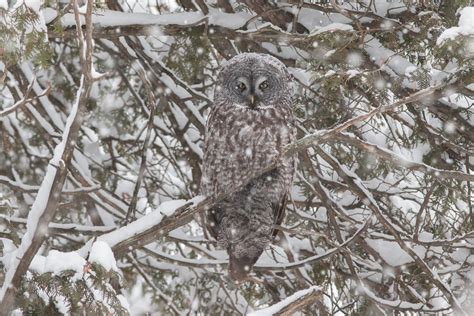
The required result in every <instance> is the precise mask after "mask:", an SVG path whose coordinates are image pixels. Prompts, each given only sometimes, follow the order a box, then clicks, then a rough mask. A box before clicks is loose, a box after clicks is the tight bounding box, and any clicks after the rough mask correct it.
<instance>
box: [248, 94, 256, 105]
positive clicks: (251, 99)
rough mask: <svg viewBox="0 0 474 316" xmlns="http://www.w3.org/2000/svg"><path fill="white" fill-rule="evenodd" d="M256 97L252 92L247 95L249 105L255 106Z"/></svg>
mask: <svg viewBox="0 0 474 316" xmlns="http://www.w3.org/2000/svg"><path fill="white" fill-rule="evenodd" d="M256 101H257V97H256V96H255V95H254V94H251V95H250V96H249V102H250V107H251V108H255V105H256Z"/></svg>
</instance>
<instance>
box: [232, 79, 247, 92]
mask: <svg viewBox="0 0 474 316" xmlns="http://www.w3.org/2000/svg"><path fill="white" fill-rule="evenodd" d="M235 88H236V89H238V90H240V91H244V90H245V88H246V86H245V83H243V82H242V81H240V82H239V83H238V84H237V86H236V87H235Z"/></svg>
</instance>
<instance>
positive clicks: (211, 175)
mask: <svg viewBox="0 0 474 316" xmlns="http://www.w3.org/2000/svg"><path fill="white" fill-rule="evenodd" d="M290 81H291V76H290V73H289V72H288V69H287V68H286V66H285V65H284V64H283V63H282V62H280V61H279V60H278V59H276V58H274V57H272V56H270V55H266V54H256V53H245V54H240V55H237V56H235V57H233V58H232V59H230V60H229V61H227V63H226V64H224V65H223V67H222V69H221V71H220V73H219V75H218V77H217V83H216V87H215V92H214V104H213V107H212V109H211V112H210V114H209V117H208V120H207V124H206V135H205V141H204V158H203V166H202V180H201V186H200V191H201V194H202V195H205V196H210V197H217V196H219V195H221V194H227V197H226V198H224V199H223V200H221V201H219V202H218V203H217V204H216V205H215V206H214V207H213V208H212V209H210V210H208V211H207V216H206V218H207V227H208V230H209V232H210V234H211V235H212V236H213V237H214V238H216V239H217V241H218V244H219V245H220V246H222V247H223V248H225V249H226V250H227V253H228V255H229V275H230V277H231V279H233V280H234V281H235V282H236V283H241V282H243V281H245V280H246V279H248V275H249V273H250V271H251V269H252V267H253V265H254V264H255V263H256V261H257V260H258V258H259V257H260V255H261V254H262V252H263V250H264V249H265V248H266V247H267V246H268V245H269V244H270V243H271V241H272V239H273V238H274V236H275V235H276V231H275V229H274V225H275V224H280V223H281V221H282V219H283V216H284V210H285V206H286V202H287V197H288V194H289V190H290V188H291V185H292V182H293V174H294V170H295V161H294V158H282V157H281V154H282V152H283V149H284V147H285V146H286V145H288V144H289V143H291V142H292V141H293V140H294V139H295V135H296V127H295V118H294V116H293V113H292V89H291V86H290ZM277 159H280V160H278V162H279V164H278V165H277V167H276V168H274V169H273V170H270V171H268V172H266V173H264V174H263V175H261V170H262V168H265V167H267V166H269V165H270V164H271V163H272V162H274V161H275V160H277ZM243 185H245V186H243ZM242 186H243V187H242ZM239 187H241V188H240V189H238V190H236V188H239Z"/></svg>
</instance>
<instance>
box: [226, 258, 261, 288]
mask: <svg viewBox="0 0 474 316" xmlns="http://www.w3.org/2000/svg"><path fill="white" fill-rule="evenodd" d="M258 257H260V254H258V256H256V257H245V256H244V257H236V256H234V255H233V254H232V253H231V252H229V276H230V278H231V279H232V280H234V282H235V283H243V282H244V281H246V280H247V279H248V278H249V273H250V272H251V271H252V268H253V266H254V264H255V262H257V260H258Z"/></svg>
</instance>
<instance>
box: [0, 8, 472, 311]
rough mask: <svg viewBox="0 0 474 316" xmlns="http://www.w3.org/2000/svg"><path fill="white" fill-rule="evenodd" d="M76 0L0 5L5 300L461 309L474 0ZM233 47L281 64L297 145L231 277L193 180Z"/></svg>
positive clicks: (49, 306) (466, 281)
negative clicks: (276, 213) (246, 261)
mask: <svg viewBox="0 0 474 316" xmlns="http://www.w3.org/2000/svg"><path fill="white" fill-rule="evenodd" d="M89 1H91V0H88V1H87V0H86V1H72V2H71V3H69V2H68V1H57V2H55V1H52V2H51V1H49V2H43V1H39V0H38V1H36V0H35V1H33V0H17V1H2V0H0V241H1V242H0V268H1V269H0V282H1V284H2V290H1V292H0V301H1V303H0V304H1V305H0V308H1V310H2V312H5V311H7V310H12V309H17V310H18V311H20V312H23V313H24V314H28V313H38V314H41V313H43V314H48V315H49V314H57V313H62V314H66V315H67V314H81V313H85V312H87V311H90V310H91V309H90V308H93V309H94V310H95V311H97V313H99V314H136V315H139V314H140V315H142V314H146V313H156V314H163V315H168V314H179V315H180V314H202V315H208V314H216V315H219V314H231V313H236V314H239V313H240V314H247V313H254V315H263V314H265V315H276V314H280V313H288V312H296V311H301V312H302V313H307V314H314V313H315V311H318V312H319V313H321V314H324V313H329V314H340V315H342V314H346V313H347V314H359V315H366V314H381V313H387V314H392V313H405V314H409V313H413V312H415V313H447V314H450V313H451V314H452V313H456V314H463V313H465V314H468V313H470V312H471V311H472V310H473V309H474V306H473V303H472V302H473V301H474V268H473V267H474V256H473V254H472V252H473V251H472V250H473V248H474V232H473V230H474V218H473V208H474V194H473V188H472V185H473V183H474V171H473V170H474V142H473V141H474V99H473V95H474V73H473V69H474V63H473V60H474V25H473V21H474V10H473V8H472V7H469V2H470V1H468V0H445V1H439V0H436V1H435V0H433V1H431V0H425V1H412V0H403V1H402V0H400V1H398V0H397V1H389V0H372V1H368V0H351V1H326V0H313V1H234V0H219V1H217V0H210V1H202V0H195V1H184V0H182V1H156V2H153V1H152V2H148V1H136V0H129V1H122V0H112V1H105V2H103V1H102V2H94V6H93V8H92V5H91V3H92V2H89ZM91 8H92V9H93V10H92V11H89V9H91ZM77 26H82V27H80V28H79V29H82V32H78V29H77ZM89 31H90V32H89ZM246 51H254V52H265V53H268V54H271V55H273V56H276V57H277V58H278V59H280V60H281V61H282V62H284V63H285V64H286V65H287V66H288V67H289V69H290V71H291V73H292V75H293V77H294V90H295V98H294V100H295V101H294V104H295V106H294V112H295V115H296V116H297V118H298V125H299V126H298V128H299V130H298V138H301V141H299V142H298V143H297V144H296V145H295V146H293V147H292V148H291V150H290V152H291V153H293V154H295V155H298V157H299V162H298V172H297V177H296V179H295V184H294V187H293V189H292V192H291V197H292V201H291V203H289V205H288V206H287V210H286V218H285V221H284V222H283V225H282V226H281V227H278V228H279V229H280V230H281V232H280V233H279V234H278V236H277V238H276V241H275V243H274V244H273V245H272V246H271V247H270V248H268V249H267V250H266V251H265V252H264V254H263V255H262V257H261V258H260V259H259V261H258V262H257V264H256V265H255V268H254V272H253V273H252V280H251V281H248V282H246V283H244V284H243V285H240V286H236V285H234V284H233V283H232V282H231V281H230V280H229V279H228V277H227V275H226V274H227V272H226V271H227V267H226V265H227V257H226V252H225V250H224V249H219V247H218V246H217V244H216V243H215V241H214V240H212V239H211V238H210V237H209V235H208V233H207V232H206V231H205V229H204V223H203V220H204V216H203V214H204V213H203V212H204V211H205V210H206V209H207V208H208V206H209V205H211V204H212V203H213V201H210V200H208V199H206V198H205V197H200V196H197V193H198V189H199V183H200V178H201V159H202V143H203V139H202V137H203V135H204V130H205V122H206V117H207V115H208V113H209V109H210V107H211V106H212V96H213V88H214V83H215V80H216V74H217V71H218V70H219V68H220V66H221V65H222V64H223V63H224V62H225V60H227V59H229V58H230V57H231V56H233V55H235V54H237V53H239V52H246ZM86 92H87V94H86ZM88 96H90V97H88ZM401 100H403V101H401ZM77 122H80V124H79V125H77ZM74 124H76V125H77V126H78V130H77V131H74V126H73V125H74ZM71 137H73V138H74V139H71ZM67 153H70V159H64V157H65V155H66V156H68V155H67ZM264 167H266V166H262V168H264ZM61 174H64V177H65V180H64V186H63V185H62V182H60V181H58V179H60V177H61ZM58 185H59V188H57V187H58ZM55 188H57V189H58V192H59V191H61V193H60V194H56V193H55V192H56V191H55ZM42 223H46V224H47V225H49V226H45V225H43V224H42ZM18 275H20V276H21V277H20V278H18ZM11 293H15V296H13V297H14V298H15V300H14V301H9V300H8V299H7V298H8V297H11V296H9V295H10V294H11Z"/></svg>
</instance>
